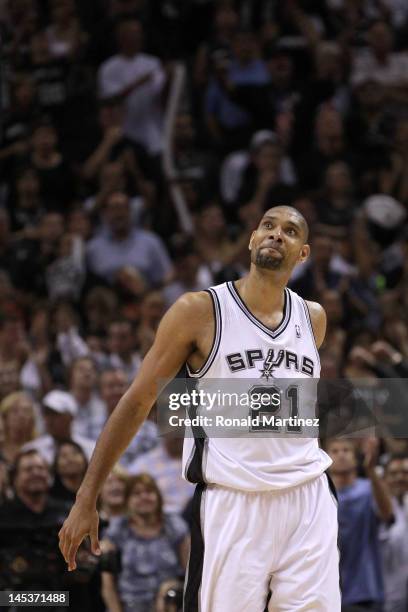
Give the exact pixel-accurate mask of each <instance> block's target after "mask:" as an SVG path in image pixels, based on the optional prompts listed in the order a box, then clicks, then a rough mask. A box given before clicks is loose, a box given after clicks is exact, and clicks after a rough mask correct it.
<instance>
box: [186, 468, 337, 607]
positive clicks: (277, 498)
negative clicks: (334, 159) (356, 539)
mask: <svg viewBox="0 0 408 612" xmlns="http://www.w3.org/2000/svg"><path fill="white" fill-rule="evenodd" d="M191 536H192V547H191V555H190V561H189V566H188V571H187V576H186V585H185V593H184V612H263V611H264V610H268V611H273V612H283V611H290V612H303V611H305V610H308V611H309V612H340V608H341V604H340V587H339V553H338V548H337V502H336V500H335V497H334V494H333V493H332V492H331V490H330V487H329V481H328V477H327V475H326V474H322V475H321V476H319V477H318V478H315V479H313V480H311V481H309V482H307V483H305V484H302V485H299V486H297V487H293V488H290V489H284V490H282V491H266V492H261V493H250V492H246V491H237V490H234V489H227V488H223V487H219V486H216V485H198V486H197V490H196V493H195V496H194V500H193V525H192V532H191ZM268 602H269V603H268Z"/></svg>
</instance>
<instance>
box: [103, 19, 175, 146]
mask: <svg viewBox="0 0 408 612" xmlns="http://www.w3.org/2000/svg"><path fill="white" fill-rule="evenodd" d="M116 34H117V42H118V47H119V53H118V54H117V55H114V56H113V57H110V58H109V59H107V60H106V61H105V62H103V64H102V65H101V67H100V69H99V93H100V97H101V98H102V99H103V98H110V97H113V96H117V97H118V98H121V99H123V100H124V102H125V113H124V115H125V116H124V126H123V127H124V133H125V135H126V136H127V137H128V138H130V139H131V140H134V141H135V142H138V143H140V144H141V145H143V146H144V147H145V148H146V150H147V151H148V152H149V153H150V154H151V155H152V156H154V155H157V154H159V153H160V152H161V149H162V124H163V111H162V108H161V99H160V97H161V94H162V91H163V87H164V84H165V80H166V77H165V73H164V71H163V68H162V65H161V63H160V60H159V59H158V58H156V57H154V56H152V55H147V54H145V53H141V49H142V46H143V29H142V24H141V23H140V21H138V20H137V19H135V18H131V19H123V20H122V21H120V22H119V24H118V26H117V31H116Z"/></svg>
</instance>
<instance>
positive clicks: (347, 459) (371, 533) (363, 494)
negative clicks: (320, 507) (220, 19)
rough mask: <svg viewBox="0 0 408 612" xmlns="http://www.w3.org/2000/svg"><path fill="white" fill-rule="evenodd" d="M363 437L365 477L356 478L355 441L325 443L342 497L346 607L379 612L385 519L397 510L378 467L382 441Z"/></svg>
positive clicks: (350, 611)
mask: <svg viewBox="0 0 408 612" xmlns="http://www.w3.org/2000/svg"><path fill="white" fill-rule="evenodd" d="M363 442H364V446H365V452H364V470H365V473H366V478H358V477H357V460H356V453H355V447H354V444H353V441H351V440H347V439H332V440H330V441H328V443H327V444H326V450H327V452H328V454H329V455H330V457H331V458H332V460H333V464H332V466H331V467H330V475H331V476H332V478H333V481H334V484H335V486H336V489H337V494H338V502H339V510H338V515H339V544H340V576H341V582H342V604H343V608H342V610H343V612H359V611H361V612H363V611H364V610H371V611H375V612H377V611H378V612H380V611H381V610H382V605H383V602H384V589H383V575H382V567H381V556H380V547H379V539H378V535H379V526H380V521H381V520H382V521H384V522H387V523H388V522H390V521H391V520H392V519H393V510H392V504H391V498H390V495H389V492H388V489H387V487H386V486H385V484H384V482H383V481H382V479H381V478H380V477H379V476H378V475H377V473H376V470H375V466H376V460H377V453H378V440H376V439H374V438H366V439H364V440H363Z"/></svg>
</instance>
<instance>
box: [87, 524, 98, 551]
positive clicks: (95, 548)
mask: <svg viewBox="0 0 408 612" xmlns="http://www.w3.org/2000/svg"><path fill="white" fill-rule="evenodd" d="M89 537H90V538H91V550H92V552H93V554H94V555H100V554H101V547H100V545H99V539H98V525H95V526H94V527H92V531H91V532H90V534H89Z"/></svg>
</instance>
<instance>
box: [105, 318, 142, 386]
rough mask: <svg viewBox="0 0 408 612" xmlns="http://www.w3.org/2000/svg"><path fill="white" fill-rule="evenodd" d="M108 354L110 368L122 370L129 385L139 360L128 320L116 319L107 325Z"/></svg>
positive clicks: (131, 327) (134, 337)
mask: <svg viewBox="0 0 408 612" xmlns="http://www.w3.org/2000/svg"><path fill="white" fill-rule="evenodd" d="M108 352H109V355H108V359H109V365H110V367H113V368H119V369H121V370H123V371H124V372H125V373H126V377H127V380H128V383H129V384H130V383H131V382H132V380H133V379H134V377H135V375H136V372H137V371H138V370H139V368H140V364H141V358H140V354H139V352H138V351H137V350H136V336H135V333H134V329H133V326H132V323H131V322H130V321H129V320H127V319H125V318H123V319H116V320H113V321H111V323H110V324H109V326H108Z"/></svg>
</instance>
